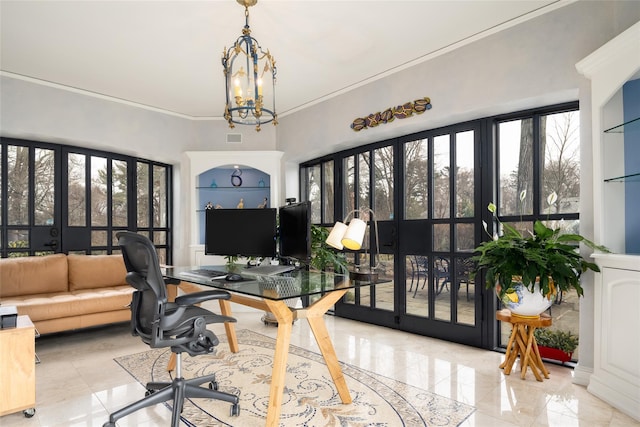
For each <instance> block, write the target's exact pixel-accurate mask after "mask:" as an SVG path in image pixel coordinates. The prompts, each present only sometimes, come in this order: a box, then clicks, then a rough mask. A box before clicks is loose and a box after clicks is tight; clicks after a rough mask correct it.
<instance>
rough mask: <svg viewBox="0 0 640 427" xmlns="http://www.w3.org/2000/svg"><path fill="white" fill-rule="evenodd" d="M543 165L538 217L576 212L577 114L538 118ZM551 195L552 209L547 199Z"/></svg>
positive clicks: (577, 203) (578, 184)
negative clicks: (555, 198) (553, 196)
mask: <svg viewBox="0 0 640 427" xmlns="http://www.w3.org/2000/svg"><path fill="white" fill-rule="evenodd" d="M540 134H541V135H542V136H543V140H542V144H541V146H542V150H543V153H544V155H543V156H542V159H543V160H542V161H543V162H544V163H543V165H542V168H541V175H542V192H541V193H540V206H541V208H540V209H541V211H542V212H541V213H543V214H554V213H568V212H579V210H580V206H579V205H580V112H579V111H570V112H565V113H558V114H551V115H548V116H542V117H541V118H540ZM554 191H555V193H556V195H557V196H558V199H557V201H556V203H555V204H554V205H553V206H549V204H548V203H547V196H548V195H549V194H551V193H553V192H554Z"/></svg>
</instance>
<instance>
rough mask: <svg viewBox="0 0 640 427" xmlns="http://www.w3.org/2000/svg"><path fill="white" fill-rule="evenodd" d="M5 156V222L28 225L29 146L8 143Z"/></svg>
mask: <svg viewBox="0 0 640 427" xmlns="http://www.w3.org/2000/svg"><path fill="white" fill-rule="evenodd" d="M7 157H8V162H7V175H8V176H7V213H8V215H7V224H9V225H28V224H29V148H27V147H19V146H16V145H9V147H8V149H7ZM9 244H11V239H9Z"/></svg>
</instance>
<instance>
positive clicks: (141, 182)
mask: <svg viewBox="0 0 640 427" xmlns="http://www.w3.org/2000/svg"><path fill="white" fill-rule="evenodd" d="M149 169H150V166H149V165H148V164H147V163H142V162H138V164H137V165H136V174H137V176H136V187H137V196H138V197H137V199H138V206H137V208H136V211H137V215H138V227H143V228H146V227H149V213H150V212H151V211H150V209H149V208H150V207H151V203H150V198H149Z"/></svg>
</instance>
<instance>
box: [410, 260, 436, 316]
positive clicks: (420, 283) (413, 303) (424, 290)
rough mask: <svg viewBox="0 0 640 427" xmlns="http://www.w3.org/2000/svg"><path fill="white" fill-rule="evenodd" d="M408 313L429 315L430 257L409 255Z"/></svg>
mask: <svg viewBox="0 0 640 427" xmlns="http://www.w3.org/2000/svg"><path fill="white" fill-rule="evenodd" d="M405 264H406V271H407V278H406V279H407V287H408V290H407V309H406V311H407V314H412V315H415V316H422V317H428V316H429V287H428V286H427V284H428V283H429V270H431V269H430V268H429V264H430V260H429V257H426V256H419V255H407V257H406V258H405Z"/></svg>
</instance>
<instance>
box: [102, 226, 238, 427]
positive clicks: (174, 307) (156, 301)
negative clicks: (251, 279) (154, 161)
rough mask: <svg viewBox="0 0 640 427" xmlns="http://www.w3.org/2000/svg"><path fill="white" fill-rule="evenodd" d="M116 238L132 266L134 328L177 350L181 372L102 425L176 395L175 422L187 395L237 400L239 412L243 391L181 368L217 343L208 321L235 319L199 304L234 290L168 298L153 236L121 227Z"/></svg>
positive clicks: (225, 296)
mask: <svg viewBox="0 0 640 427" xmlns="http://www.w3.org/2000/svg"><path fill="white" fill-rule="evenodd" d="M117 237H118V243H119V245H120V247H121V248H122V256H123V257H124V263H125V266H126V268H127V283H129V284H130V285H131V286H133V287H134V288H135V289H136V291H135V292H134V293H133V297H132V300H131V329H132V331H131V332H132V334H133V335H138V336H140V338H141V339H142V341H144V342H145V343H147V344H149V346H150V347H151V348H160V347H171V351H172V352H173V353H175V354H176V373H175V378H174V379H173V381H172V382H170V383H169V382H163V383H161V382H150V383H147V392H146V394H145V398H144V399H141V400H139V401H137V402H135V403H132V404H130V405H129V406H127V407H125V408H123V409H120V410H118V411H116V412H114V413H113V414H111V416H110V417H109V421H107V422H106V423H105V424H104V425H103V427H114V426H115V423H116V421H117V420H119V419H120V418H122V417H124V416H126V415H129V414H131V413H133V412H135V411H137V410H139V409H142V408H146V407H148V406H152V405H156V404H158V403H161V402H165V401H168V400H173V412H172V418H171V425H172V426H173V427H177V426H178V425H179V423H180V413H181V412H182V407H183V405H184V400H185V399H190V398H205V399H217V400H222V401H225V402H229V403H231V404H232V406H231V415H232V416H233V415H239V414H240V405H239V403H238V402H239V398H238V396H236V395H233V394H229V393H223V392H221V391H218V390H217V389H218V385H217V383H216V379H215V375H207V376H203V377H199V378H193V379H189V380H185V379H184V378H182V373H181V368H182V363H181V362H182V359H181V356H182V353H183V352H186V353H188V354H189V355H191V356H197V355H200V354H208V353H212V352H213V351H214V349H215V346H216V345H218V342H219V341H218V338H217V337H216V335H215V334H214V333H213V332H211V331H209V330H207V324H209V323H222V322H235V319H234V318H232V317H227V316H220V315H217V314H215V313H212V312H210V311H208V310H205V309H203V308H200V307H197V306H196V304H199V303H201V302H203V301H208V300H212V299H229V298H230V295H229V293H227V292H225V291H220V290H210V291H203V292H196V293H190V294H186V295H181V296H179V297H177V298H176V299H175V302H168V301H167V292H166V283H165V280H164V278H163V276H162V272H161V271H160V264H159V263H158V256H157V253H156V250H155V247H154V246H153V244H152V243H151V241H150V240H149V239H148V238H146V237H144V236H142V235H140V234H136V233H132V232H129V231H125V232H120V233H118V234H117ZM204 383H209V388H204V387H200V386H201V385H202V384H204Z"/></svg>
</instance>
